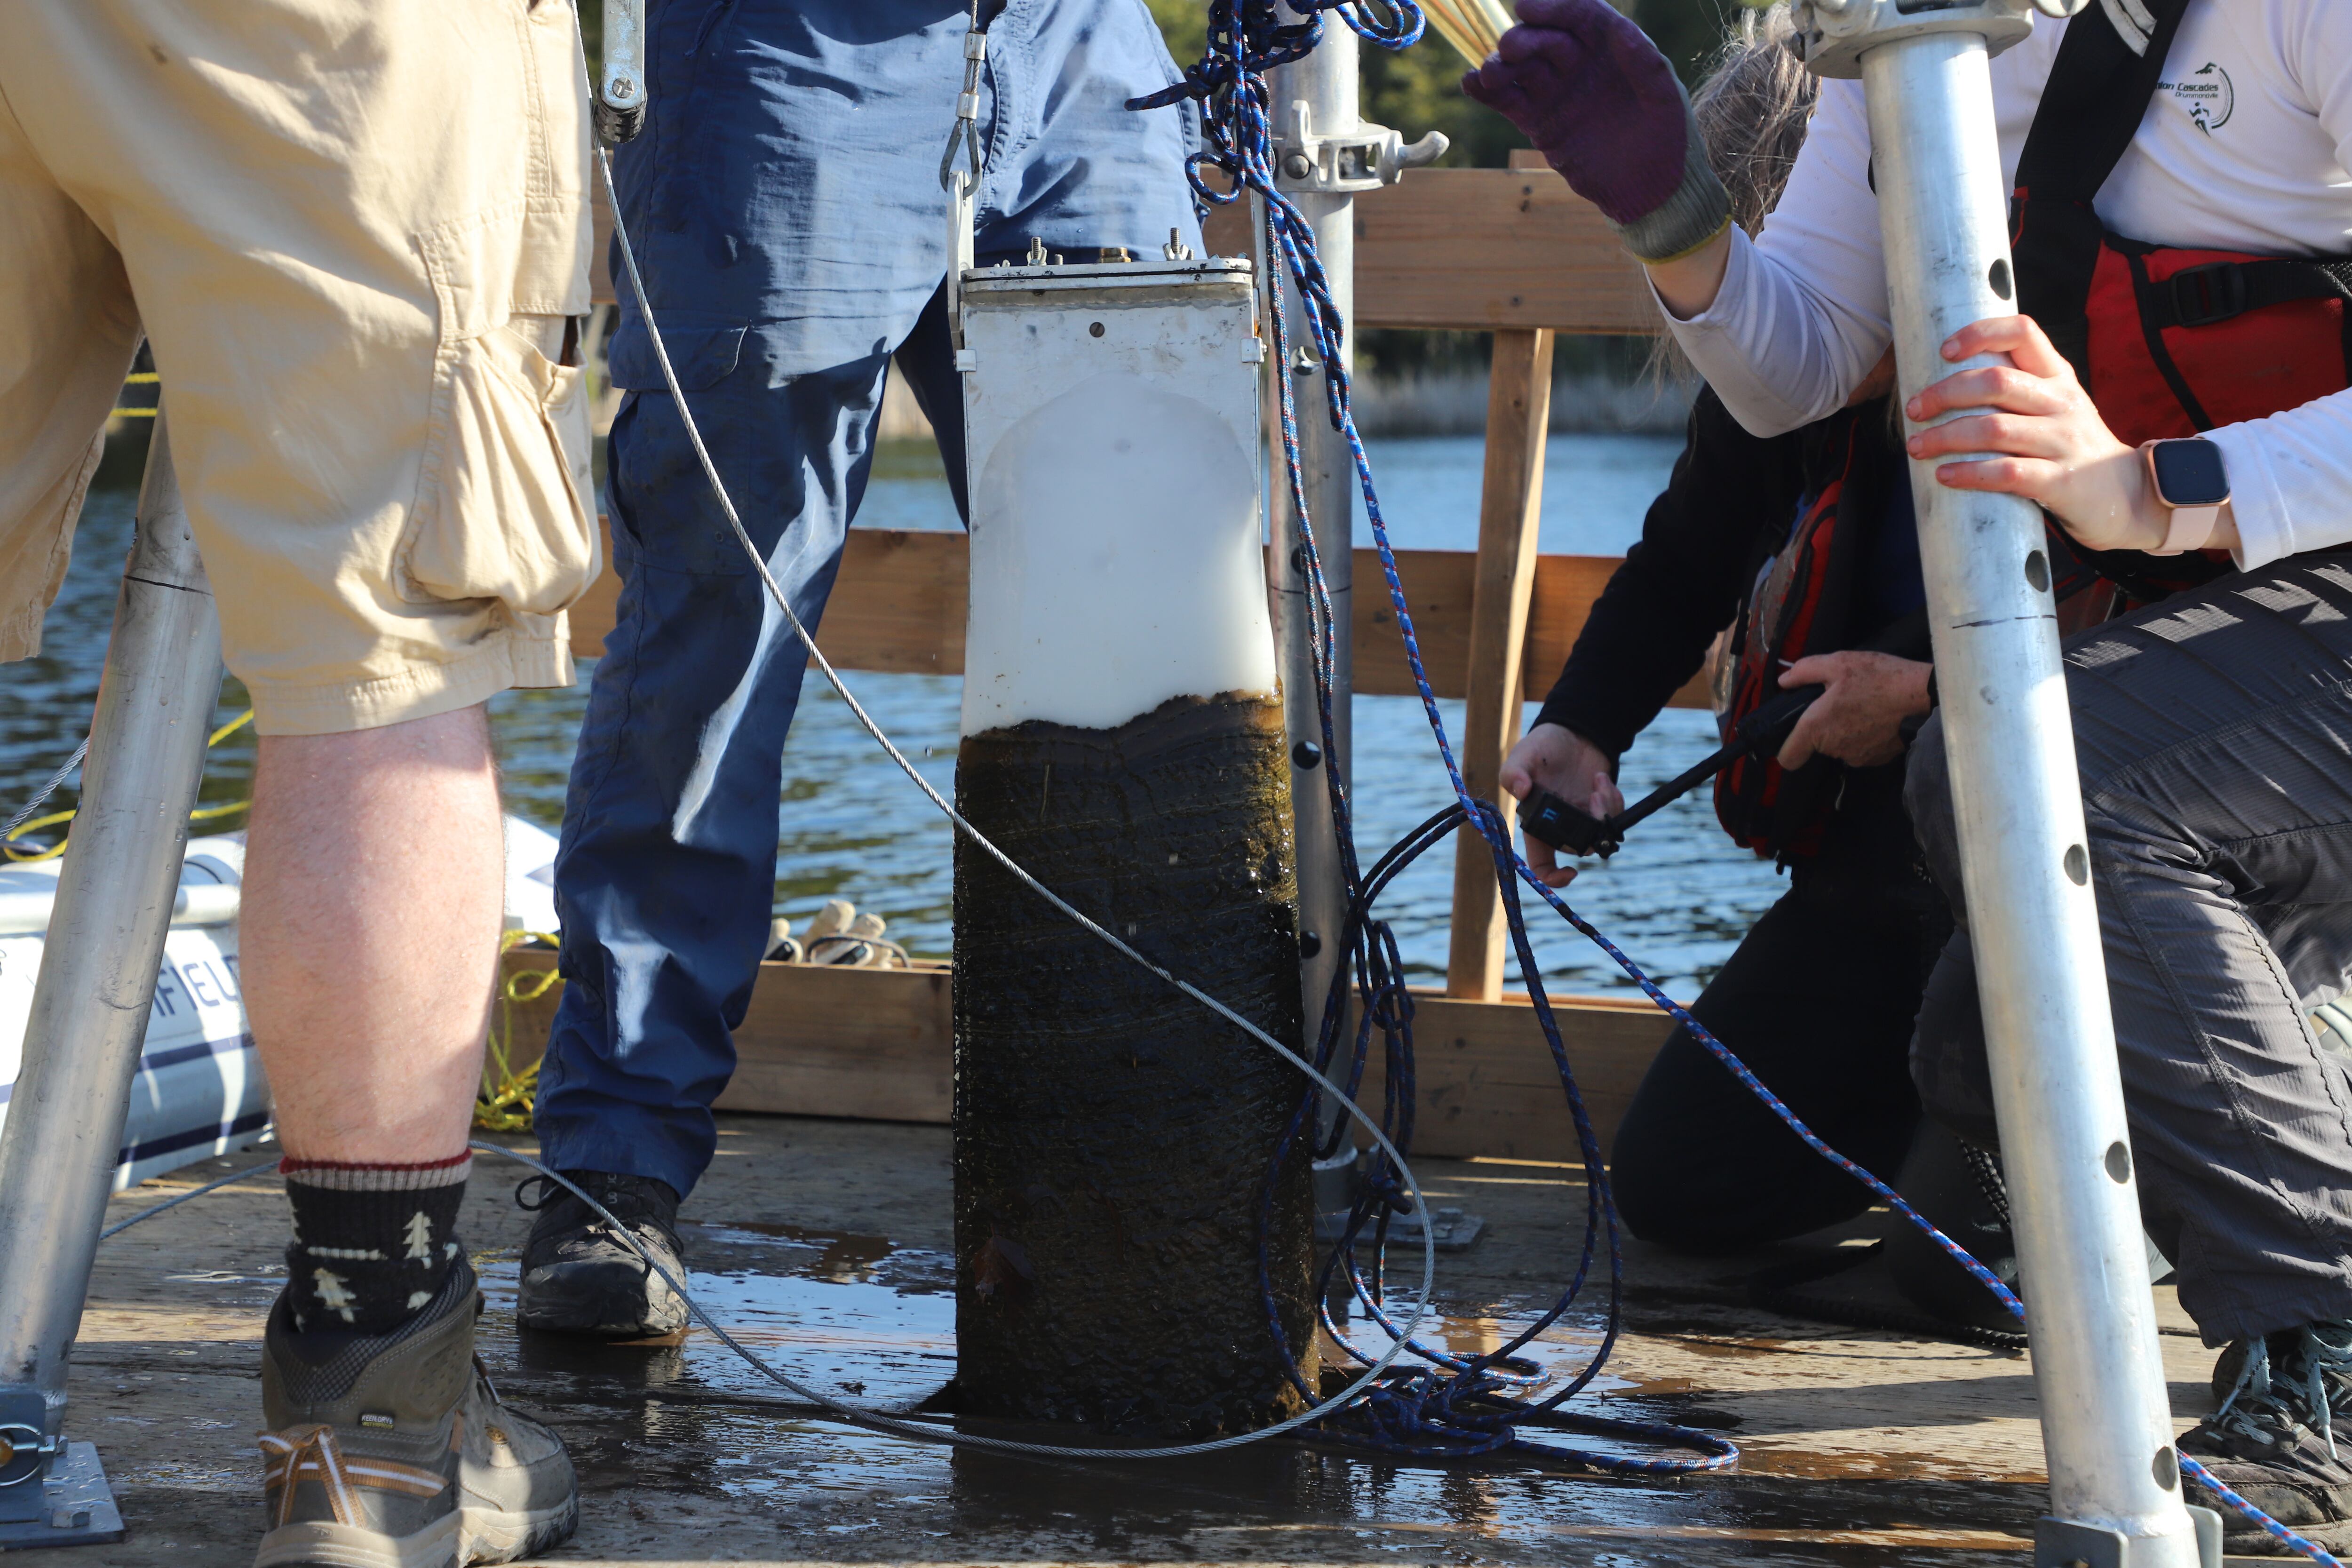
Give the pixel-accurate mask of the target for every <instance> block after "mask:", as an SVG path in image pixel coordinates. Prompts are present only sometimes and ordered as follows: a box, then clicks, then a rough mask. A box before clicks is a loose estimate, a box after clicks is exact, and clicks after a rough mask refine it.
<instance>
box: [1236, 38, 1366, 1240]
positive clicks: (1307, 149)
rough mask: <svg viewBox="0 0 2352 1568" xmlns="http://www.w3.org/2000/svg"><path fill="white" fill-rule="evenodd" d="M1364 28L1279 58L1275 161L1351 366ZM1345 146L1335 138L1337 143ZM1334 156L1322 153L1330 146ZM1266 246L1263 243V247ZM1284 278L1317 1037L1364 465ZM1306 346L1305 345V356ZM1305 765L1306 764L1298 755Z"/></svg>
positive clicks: (1340, 1183) (1292, 561)
mask: <svg viewBox="0 0 2352 1568" xmlns="http://www.w3.org/2000/svg"><path fill="white" fill-rule="evenodd" d="M1356 48H1357V39H1356V34H1355V30H1354V29H1353V28H1350V27H1346V26H1338V25H1336V23H1334V24H1332V25H1327V26H1325V28H1324V32H1323V41H1322V42H1321V43H1320V44H1318V45H1317V46H1316V47H1315V48H1314V50H1313V51H1312V52H1310V53H1309V54H1308V55H1307V58H1304V59H1301V60H1297V61H1295V62H1294V63H1292V64H1289V65H1286V66H1278V67H1276V68H1275V70H1274V71H1273V73H1272V81H1271V86H1272V89H1273V95H1274V118H1275V126H1276V138H1277V147H1276V168H1277V171H1278V172H1279V174H1280V178H1281V183H1282V185H1283V187H1284V194H1285V195H1287V196H1288V197H1289V198H1290V199H1291V200H1292V201H1293V202H1295V203H1297V205H1298V209H1299V211H1300V212H1301V213H1303V214H1304V215H1305V216H1306V217H1307V220H1308V221H1309V222H1310V223H1312V224H1313V225H1314V227H1315V244H1316V248H1317V250H1318V253H1319V254H1320V256H1321V257H1322V260H1323V271H1324V275H1325V277H1326V278H1327V279H1329V282H1330V289H1331V301H1332V303H1333V304H1334V305H1336V306H1337V307H1338V308H1339V315H1340V319H1341V320H1342V321H1346V322H1347V323H1348V327H1349V331H1348V333H1347V337H1346V339H1345V342H1346V347H1347V353H1348V361H1349V363H1348V368H1349V370H1350V371H1352V370H1353V369H1354V356H1355V346H1356V334H1355V331H1354V326H1355V319H1356V230H1355V206H1356V199H1355V196H1354V195H1353V193H1352V190H1351V189H1349V184H1350V182H1348V181H1346V180H1344V179H1343V178H1340V177H1337V176H1339V174H1340V171H1339V168H1338V166H1337V162H1338V160H1337V154H1338V153H1339V152H1340V151H1342V150H1344V147H1345V145H1346V144H1347V139H1349V138H1354V137H1357V136H1360V134H1361V133H1362V132H1363V130H1364V127H1363V126H1362V125H1361V123H1360V113H1359V110H1358V101H1359V100H1358V96H1357V78H1356V70H1357V65H1356ZM1335 144H1336V145H1335ZM1327 145H1328V146H1332V147H1333V155H1332V156H1326V155H1324V152H1325V148H1326V146H1327ZM1262 254H1263V252H1262V251H1261V255H1262ZM1269 287H1278V289H1279V290H1280V298H1281V300H1282V309H1283V312H1284V316H1283V321H1284V326H1285V328H1286V332H1287V335H1288V341H1289V342H1290V344H1291V363H1289V364H1287V365H1276V366H1272V367H1270V371H1269V374H1276V375H1287V376H1289V378H1290V390H1291V395H1292V396H1293V398H1294V399H1296V401H1297V411H1298V461H1299V473H1300V478H1301V480H1302V481H1303V483H1302V489H1304V490H1305V492H1306V496H1307V521H1308V525H1309V527H1310V528H1311V529H1312V530H1313V532H1314V539H1315V552H1316V554H1317V555H1318V556H1319V557H1320V558H1321V561H1322V566H1323V582H1324V585H1325V586H1326V588H1327V589H1328V591H1329V593H1330V596H1331V622H1332V624H1331V667H1332V674H1331V734H1332V739H1333V741H1334V742H1335V744H1334V746H1333V748H1332V754H1331V755H1329V756H1324V755H1322V752H1323V724H1322V718H1321V715H1320V714H1319V712H1318V710H1317V707H1316V699H1315V677H1314V673H1313V670H1314V653H1313V649H1312V646H1311V643H1310V640H1309V636H1308V633H1309V626H1310V620H1309V616H1310V608H1311V600H1310V596H1309V594H1308V589H1307V572H1306V560H1305V557H1304V556H1303V555H1301V554H1299V553H1298V552H1297V550H1296V548H1295V547H1294V546H1292V545H1291V544H1290V543H1289V542H1288V541H1290V540H1292V539H1294V538H1296V537H1297V516H1296V514H1295V512H1294V510H1293V508H1292V505H1291V499H1290V491H1289V487H1288V485H1287V484H1286V483H1284V482H1283V481H1282V479H1280V477H1279V475H1278V473H1277V477H1276V482H1275V484H1274V487H1273V489H1274V512H1273V517H1274V531H1273V538H1274V540H1275V542H1276V546H1277V549H1276V559H1277V562H1278V572H1279V575H1278V578H1277V581H1276V594H1275V605H1276V627H1275V635H1276V647H1277V648H1278V650H1279V655H1280V658H1281V661H1282V690H1283V710H1284V719H1285V721H1286V725H1287V728H1288V731H1289V734H1290V741H1291V764H1292V765H1291V799H1292V802H1293V805H1292V810H1293V813H1294V816H1295V821H1296V824H1297V834H1298V924H1299V930H1300V931H1302V932H1311V933H1312V935H1313V942H1311V943H1308V942H1302V943H1301V946H1302V949H1305V948H1307V947H1308V946H1310V945H1311V946H1312V948H1313V951H1312V952H1304V951H1302V954H1301V963H1300V966H1299V980H1300V982H1301V984H1302V987H1303V989H1304V991H1305V994H1306V999H1307V1015H1306V1023H1307V1040H1308V1042H1309V1043H1310V1044H1311V1043H1312V1042H1313V1041H1315V1040H1316V1039H1317V1038H1318V1037H1319V1032H1320V1030H1321V1029H1322V1026H1323V1005H1324V1000H1325V998H1326V997H1328V995H1329V994H1330V991H1331V980H1332V977H1333V976H1334V975H1335V974H1337V973H1339V964H1340V963H1341V961H1342V960H1343V958H1344V956H1345V955H1344V954H1343V953H1342V952H1341V951H1340V943H1339V934H1340V931H1341V928H1342V927H1344V926H1345V925H1346V923H1347V918H1348V887H1347V878H1346V876H1345V874H1344V872H1343V870H1342V868H1341V866H1340V862H1339V845H1338V842H1337V840H1336V838H1335V837H1334V836H1333V831H1332V825H1331V803H1330V792H1329V789H1328V785H1327V784H1326V782H1325V780H1324V778H1323V777H1322V775H1321V773H1319V772H1318V768H1323V767H1328V768H1336V769H1338V770H1339V778H1340V780H1341V781H1342V782H1343V783H1346V782H1349V780H1351V779H1352V777H1353V775H1352V774H1351V773H1350V772H1349V765H1348V764H1349V752H1350V742H1351V739H1352V731H1353V722H1352V716H1351V715H1352V702H1353V699H1354V691H1355V688H1354V679H1353V674H1352V664H1351V659H1352V657H1353V645H1354V637H1353V633H1352V629H1351V624H1352V615H1353V605H1354V601H1355V593H1354V584H1355V550H1354V546H1355V517H1356V470H1355V462H1354V458H1352V457H1351V456H1350V455H1349V451H1348V443H1347V441H1346V439H1345V438H1344V437H1341V436H1340V434H1339V431H1337V430H1334V429H1333V428H1331V418H1330V412H1329V409H1330V404H1329V394H1328V390H1327V385H1326V381H1325V376H1326V374H1327V372H1326V370H1325V368H1324V366H1323V365H1322V364H1321V363H1320V362H1319V361H1318V359H1317V358H1316V355H1315V350H1314V339H1313V337H1312V336H1311V335H1310V334H1309V333H1308V331H1307V322H1306V320H1305V317H1304V315H1303V314H1302V312H1301V310H1300V308H1299V300H1298V296H1297V289H1295V288H1293V287H1292V286H1291V282H1290V279H1287V278H1282V279H1269ZM1302 351H1304V353H1303V354H1302ZM1302 763H1306V764H1307V765H1305V766H1302V765H1300V764H1302ZM1338 1117H1339V1107H1338V1106H1336V1105H1329V1104H1327V1105H1325V1106H1324V1108H1323V1120H1322V1126H1321V1131H1322V1132H1323V1133H1324V1134H1325V1135H1326V1136H1328V1134H1329V1132H1330V1131H1331V1128H1332V1125H1333V1123H1334V1121H1336V1120H1337V1119H1338ZM1354 1161H1355V1148H1354V1140H1353V1139H1352V1138H1343V1139H1342V1140H1341V1142H1340V1148H1339V1152H1338V1153H1337V1154H1335V1155H1334V1156H1333V1157H1332V1158H1331V1159H1329V1160H1328V1161H1324V1162H1322V1163H1318V1165H1317V1167H1316V1205H1315V1206H1316V1208H1317V1210H1318V1212H1321V1213H1327V1214H1328V1213H1331V1212H1333V1211H1335V1210H1339V1209H1344V1208H1346V1207H1347V1206H1348V1204H1349V1199H1350V1197H1351V1194H1350V1191H1349V1180H1350V1177H1349V1172H1350V1169H1351V1167H1352V1165H1353V1163H1354Z"/></svg>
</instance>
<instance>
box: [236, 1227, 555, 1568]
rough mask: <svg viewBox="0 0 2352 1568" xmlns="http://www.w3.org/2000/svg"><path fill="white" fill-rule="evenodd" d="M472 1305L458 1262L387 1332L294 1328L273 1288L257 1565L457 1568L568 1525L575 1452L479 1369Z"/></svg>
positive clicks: (469, 1272) (514, 1550)
mask: <svg viewBox="0 0 2352 1568" xmlns="http://www.w3.org/2000/svg"><path fill="white" fill-rule="evenodd" d="M480 1303H481V1297H480V1294H479V1293H478V1291H477V1290H476V1289H475V1288H474V1271H473V1269H472V1268H469V1267H467V1264H466V1263H465V1262H464V1260H463V1259H460V1260H459V1261H458V1263H457V1267H456V1268H454V1269H452V1270H451V1271H450V1276H449V1282H448V1284H447V1285H446V1287H445V1288H444V1289H442V1291H441V1294H440V1296H439V1297H438V1298H437V1299H436V1300H435V1301H434V1302H433V1304H432V1305H431V1306H429V1307H427V1308H426V1309H425V1310H424V1311H422V1312H420V1313H418V1314H417V1315H416V1316H415V1318H413V1319H411V1320H410V1321H408V1322H406V1323H404V1324H402V1325H401V1326H400V1327H399V1328H398V1329H395V1330H394V1331H392V1332H391V1333H389V1334H383V1335H373V1334H350V1333H337V1332H334V1331H328V1332H323V1333H312V1334H298V1333H296V1332H295V1331H294V1325H293V1320H292V1318H291V1316H290V1315H289V1312H288V1310H287V1307H286V1301H285V1298H284V1297H282V1296H281V1297H280V1298H279V1299H278V1305H277V1306H276V1307H274V1308H272V1309H271V1310H270V1313H269V1323H268V1329H267V1330H266V1331H264V1333H263V1336H262V1352H261V1407H262V1412H263V1418H264V1419H266V1420H267V1421H268V1423H269V1426H270V1429H269V1430H268V1431H267V1432H264V1433H262V1434H261V1455H262V1461H263V1468H264V1483H265V1485H266V1486H267V1488H268V1509H269V1521H268V1522H269V1526H270V1528H269V1531H268V1533H267V1534H265V1535H264V1536H263V1537H262V1538H261V1550H260V1552H258V1553H257V1554H256V1556H255V1557H254V1568H293V1565H295V1564H302V1565H304V1568H460V1565H462V1564H466V1563H504V1562H507V1561H509V1560H510V1559H512V1558H516V1557H520V1556H522V1555H524V1554H525V1553H527V1552H538V1551H541V1550H542V1549H544V1548H546V1547H549V1546H552V1545H554V1544H555V1543H556V1542H559V1541H562V1539H563V1538H564V1537H566V1536H568V1535H570V1534H571V1533H572V1526H573V1525H574V1524H575V1523H576V1522H577V1521H578V1519H579V1512H580V1490H579V1485H578V1482H577V1481H576V1480H575V1479H573V1477H572V1460H571V1458H569V1456H567V1455H566V1454H565V1453H564V1451H563V1444H562V1440H561V1439H560V1438H558V1437H557V1436H555V1434H554V1433H552V1432H550V1431H549V1430H548V1429H547V1428H546V1427H544V1426H541V1425H540V1424H539V1423H538V1422H536V1421H532V1420H530V1419H529V1418H527V1417H525V1416H522V1415H517V1414H516V1413H515V1412H514V1411H513V1410H511V1409H509V1408H508V1407H507V1406H506V1405H502V1404H500V1403H499V1396H498V1392H497V1391H496V1390H495V1389H493V1388H492V1387H491V1386H490V1384H489V1380H488V1378H486V1377H484V1376H483V1375H482V1373H481V1371H480V1364H479V1363H478V1362H477V1361H476V1360H475V1359H474V1317H475V1314H476V1313H477V1312H478V1310H480Z"/></svg>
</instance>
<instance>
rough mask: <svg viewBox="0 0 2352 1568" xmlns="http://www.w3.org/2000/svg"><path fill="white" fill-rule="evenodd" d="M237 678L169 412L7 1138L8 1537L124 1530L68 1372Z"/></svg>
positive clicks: (72, 1538)
mask: <svg viewBox="0 0 2352 1568" xmlns="http://www.w3.org/2000/svg"><path fill="white" fill-rule="evenodd" d="M220 680H221V658H220V616H219V613H218V611H217V610H216V609H215V606H214V604H213V595H212V590H211V587H210V586H209V585H208V584H206V582H205V565H204V561H203V559H202V558H201V557H200V556H199V555H198V554H197V553H196V543H195V540H194V536H193V535H192V534H191V533H190V532H189V531H188V514H187V510H186V509H185V508H184V506H182V505H181V502H180V490H179V485H178V482H177V480H176V479H174V477H173V470H172V454H171V447H170V444H169V442H168V439H167V437H166V431H165V427H164V420H163V416H162V415H160V414H159V415H157V416H156V419H155V434H154V437H153V444H152V446H151V447H150V448H149V450H148V456H147V479H146V483H145V485H144V487H143V488H142V489H141V491H140V496H139V530H138V535H137V538H136V541H135V542H133V543H132V545H131V559H130V563H129V566H128V568H127V570H126V571H125V572H124V573H123V577H122V592H121V596H120V597H119V598H118V599H117V600H116V601H115V608H114V636H113V638H112V640H111V641H110V643H109V644H108V645H107V651H106V673H105V677H104V681H103V684H102V685H100V688H99V697H98V711H97V714H96V717H95V718H94V720H93V721H92V722H91V726H90V744H89V762H88V763H87V764H86V765H85V766H84V768H83V772H82V795H81V805H80V812H79V816H77V817H76V818H75V820H74V826H73V833H72V836H71V837H70V838H69V840H68V846H67V848H66V854H65V864H64V866H63V868H61V872H60V875H59V876H58V896H57V902H56V904H55V906H54V907H53V910H52V912H51V914H50V917H49V931H48V940H47V942H46V944H45V945H44V946H43V948H42V952H41V973H40V979H39V980H38V982H37V983H36V984H35V987H34V991H33V1005H32V1013H31V1016H30V1019H29V1021H28V1023H27V1025H26V1030H25V1050H24V1062H23V1066H22V1068H21V1069H20V1070H19V1072H18V1075H17V1078H16V1089H15V1091H14V1093H13V1095H12V1097H11V1099H10V1101H9V1105H8V1120H7V1122H6V1125H5V1128H0V1258H5V1260H6V1263H5V1269H0V1445H5V1447H0V1456H4V1457H0V1546H19V1545H33V1544H44V1545H70V1544H74V1543H76V1542H102V1541H111V1540H118V1539H120V1538H121V1520H120V1517H119V1516H118V1515H117V1514H116V1513H115V1510H114V1506H113V1502H112V1500H111V1499H110V1498H108V1497H107V1496H106V1489H105V1483H104V1479H103V1476H102V1474H101V1473H100V1471H99V1469H98V1462H97V1455H96V1452H95V1450H94V1449H93V1448H92V1447H91V1446H90V1445H89V1444H88V1443H76V1444H72V1445H70V1448H68V1445H67V1444H66V1443H65V1441H64V1439H63V1426H64V1417H65V1409H66V1363H67V1357H68V1354H69V1353H70V1352H71V1350H72V1348H73V1341H74V1335H75V1332H76V1331H77V1330H79V1327H80V1323H81V1309H82V1298H83V1296H84V1295H85V1294H86V1293H87V1292H88V1290H89V1269H90V1262H91V1259H92V1258H94V1257H95V1256H96V1254H97V1251H98V1231H99V1225H100V1221H101V1220H102V1219H103V1218H104V1217H105V1213H106V1197H107V1193H108V1191H109V1190H110V1188H111V1187H112V1185H113V1183H114V1168H115V1165H116V1163H117V1161H118V1158H119V1156H120V1152H121V1143H122V1126H123V1121H124V1118H125V1116H126V1114H127V1113H128V1111H129V1110H130V1105H131V1080H132V1079H134V1078H135V1077H136V1076H137V1074H138V1071H139V1052H140V1047H141V1046H142V1044H143V1042H144V1041H145V1038H146V1034H147V1012H148V1007H149V1005H151V1004H152V1001H153V1000H154V995H155V973H156V966H157V965H158V964H159V963H162V961H163V938H164V935H165V933H166V932H167V931H169V929H170V926H171V921H172V902H173V898H174V897H175V896H176V893H177V889H178V886H179V879H180V861H181V858H182V856H183V855H184V853H185V851H186V848H187V842H188V812H189V810H190V809H191V808H192V807H193V806H194V805H195V802H196V786H197V784H199V783H200V782H201V781H202V779H203V776H204V768H205V733H206V731H207V730H208V729H209V728H210V725H211V721H212V710H213V702H214V700H215V698H216V697H217V696H218V695H219V692H220ZM44 1450H46V1451H44ZM93 1480H94V1481H95V1493H94V1494H93V1493H92V1491H91V1489H90V1483H91V1482H92V1481H93ZM101 1500H102V1501H101ZM77 1521H79V1522H77Z"/></svg>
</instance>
